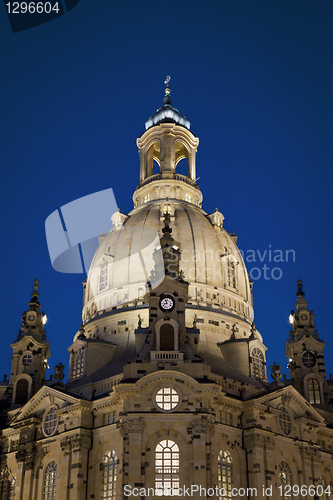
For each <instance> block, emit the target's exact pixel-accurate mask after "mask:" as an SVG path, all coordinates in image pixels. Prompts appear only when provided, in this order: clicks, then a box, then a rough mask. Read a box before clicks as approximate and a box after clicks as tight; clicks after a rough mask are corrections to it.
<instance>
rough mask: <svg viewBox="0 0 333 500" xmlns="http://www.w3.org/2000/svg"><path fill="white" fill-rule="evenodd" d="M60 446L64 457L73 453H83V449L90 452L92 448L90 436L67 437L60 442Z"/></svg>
mask: <svg viewBox="0 0 333 500" xmlns="http://www.w3.org/2000/svg"><path fill="white" fill-rule="evenodd" d="M60 446H61V450H62V452H63V453H64V455H68V454H69V453H70V452H71V451H72V452H73V453H77V452H79V451H81V449H82V448H83V449H86V450H89V449H90V447H91V438H90V436H80V435H79V434H75V435H74V436H70V437H66V438H65V439H63V440H62V441H60Z"/></svg>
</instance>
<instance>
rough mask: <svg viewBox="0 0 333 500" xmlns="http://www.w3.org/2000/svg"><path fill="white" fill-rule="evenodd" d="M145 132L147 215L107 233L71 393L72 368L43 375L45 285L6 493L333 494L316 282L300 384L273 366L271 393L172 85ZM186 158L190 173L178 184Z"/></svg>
mask: <svg viewBox="0 0 333 500" xmlns="http://www.w3.org/2000/svg"><path fill="white" fill-rule="evenodd" d="M146 126H147V130H146V132H145V133H144V134H143V135H142V136H141V137H140V138H139V139H138V141H137V144H138V147H139V154H140V185H139V186H138V188H137V190H136V191H135V193H134V197H133V198H134V205H135V208H134V210H133V212H131V213H130V214H128V215H127V214H122V213H121V212H117V213H116V214H114V215H113V222H114V224H113V229H112V230H111V231H110V233H109V234H108V235H106V236H103V237H101V240H100V246H99V248H98V250H97V252H96V255H95V257H94V260H93V263H92V265H91V269H90V271H89V273H88V278H87V281H86V282H85V283H84V305H83V313H82V319H83V323H82V325H81V327H80V329H79V330H78V332H77V333H76V334H75V335H74V339H73V342H72V345H71V346H70V347H69V351H70V370H69V380H68V382H67V383H66V384H64V383H63V377H64V376H63V368H64V367H63V365H61V364H59V365H58V366H57V367H56V373H55V375H54V376H53V377H52V378H51V379H50V380H45V372H46V367H47V358H48V357H49V354H50V351H49V350H50V347H49V342H48V340H47V339H46V333H45V331H44V322H45V321H44V318H45V314H44V313H43V312H41V310H40V303H39V292H38V285H39V283H38V281H35V282H34V291H33V293H32V299H31V301H30V302H29V309H28V311H27V312H24V313H23V315H22V326H21V330H20V332H19V334H18V337H17V340H16V341H15V342H13V343H12V344H11V347H12V349H13V361H12V370H11V377H10V379H9V380H4V381H3V383H2V385H1V387H0V390H1V392H0V394H1V395H2V399H1V416H2V430H1V462H0V498H1V499H3V500H7V499H14V498H15V499H19V500H44V499H56V500H60V499H63V500H69V499H70V500H83V499H93V498H95V499H109V500H118V499H119V500H120V499H124V498H128V496H129V493H132V497H134V496H136V497H139V498H161V496H162V497H164V496H169V495H170V488H173V489H174V491H173V493H174V494H175V490H177V491H178V494H179V495H180V493H182V494H183V496H184V488H188V489H189V490H185V492H189V494H191V496H192V497H193V498H195V499H199V498H202V497H204V498H215V499H219V500H227V499H231V498H234V499H236V498H257V499H266V498H292V497H290V496H288V495H287V493H288V487H289V486H292V485H296V486H298V487H299V488H301V486H303V490H302V491H303V493H302V497H303V498H324V499H328V498H330V495H329V492H330V491H332V492H333V460H332V459H333V390H332V389H333V382H332V380H331V379H330V380H327V378H326V372H325V363H324V347H325V344H324V342H323V341H322V340H321V338H320V336H319V334H318V332H317V331H316V330H315V327H314V324H313V321H314V314H313V312H312V311H310V310H308V307H307V302H306V300H305V298H304V292H303V288H302V283H301V282H300V281H299V282H298V288H297V302H296V311H295V312H294V311H292V314H291V324H292V330H291V333H290V338H289V339H288V340H287V356H288V358H289V367H290V373H291V378H290V379H286V378H284V379H283V380H282V376H281V374H280V367H279V366H278V365H277V364H276V363H275V364H274V365H273V367H271V368H272V377H273V381H272V382H270V381H269V380H268V377H267V370H266V362H265V351H266V347H265V346H264V344H263V338H262V336H261V334H260V333H259V332H258V330H257V329H256V327H255V325H254V323H253V301H252V284H251V283H250V281H249V278H248V274H247V272H246V268H245V265H244V262H243V260H242V257H241V255H240V252H239V250H238V248H237V238H236V236H235V235H229V234H228V233H227V232H226V230H225V229H224V228H223V219H224V217H223V215H222V214H221V213H220V212H219V211H218V210H216V211H215V212H214V213H213V214H206V213H205V212H204V211H203V209H202V207H201V203H202V194H201V192H200V189H199V187H198V185H197V184H196V165H195V155H196V150H197V147H198V144H199V141H198V139H197V138H196V137H195V136H194V135H193V134H192V133H191V132H190V131H189V122H188V120H187V119H186V118H185V117H183V116H182V115H181V114H180V113H179V112H178V111H177V110H176V109H175V108H173V106H172V105H171V99H170V89H169V87H167V89H166V97H165V103H164V106H163V107H162V108H161V109H160V110H158V111H157V113H156V114H155V115H153V116H152V117H151V118H150V119H149V120H148V121H147V124H146ZM180 160H186V161H187V162H188V167H189V172H188V176H184V175H180V174H177V173H176V167H177V165H178V163H179V162H180ZM156 166H157V167H158V168H159V172H158V173H155V172H154V168H156ZM147 228H148V229H149V230H148V232H147ZM150 230H152V231H153V232H149V231H150ZM154 231H155V233H154ZM145 238H146V240H145ZM138 241H139V242H141V247H140V245H139V247H137V246H138ZM142 241H145V244H144V245H143V246H142ZM126 242H127V243H126ZM151 245H152V246H151ZM144 248H149V252H150V254H149V255H148V257H147V256H146V257H147V259H148V260H147V259H146V257H145V253H144ZM152 248H153V250H152V251H151V249H152ZM149 252H147V253H149ZM143 261H144V265H143V264H142V262H143ZM147 262H148V264H147ZM217 270H219V272H217ZM191 273H193V275H192V274H191ZM267 334H269V332H267ZM279 487H280V488H284V493H283V494H282V495H281V489H279ZM179 488H180V490H179ZM191 488H192V490H191ZM200 488H201V491H200ZM313 488H314V489H313ZM329 488H331V490H330V491H329ZM313 492H314V493H313ZM294 494H295V490H294ZM331 494H332V493H331ZM296 496H297V495H296V494H295V497H296Z"/></svg>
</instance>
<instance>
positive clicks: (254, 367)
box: [251, 347, 265, 380]
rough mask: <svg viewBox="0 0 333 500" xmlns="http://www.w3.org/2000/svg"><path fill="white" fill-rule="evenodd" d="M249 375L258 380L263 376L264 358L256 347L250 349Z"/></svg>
mask: <svg viewBox="0 0 333 500" xmlns="http://www.w3.org/2000/svg"><path fill="white" fill-rule="evenodd" d="M251 375H252V377H254V378H259V379H260V380H262V379H264V378H265V358H264V355H263V353H262V351H261V350H260V349H258V347H254V348H253V349H252V351H251Z"/></svg>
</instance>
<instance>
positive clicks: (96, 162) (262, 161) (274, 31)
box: [0, 0, 333, 378]
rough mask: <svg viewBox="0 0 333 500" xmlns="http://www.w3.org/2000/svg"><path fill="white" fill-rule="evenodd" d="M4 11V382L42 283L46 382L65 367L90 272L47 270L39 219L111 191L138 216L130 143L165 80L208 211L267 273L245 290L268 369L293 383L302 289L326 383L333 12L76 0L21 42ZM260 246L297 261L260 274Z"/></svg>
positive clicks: (332, 277) (314, 7)
mask: <svg viewBox="0 0 333 500" xmlns="http://www.w3.org/2000/svg"><path fill="white" fill-rule="evenodd" d="M0 13H1V14H0V37H1V47H2V51H1V61H2V62H1V68H2V71H1V74H2V76H1V80H0V89H1V119H0V120H1V139H0V143H1V149H0V154H1V197H0V202H1V233H2V240H1V241H2V243H1V257H2V268H3V269H2V273H1V278H2V279H1V307H2V313H1V344H0V345H1V358H0V360H1V370H2V372H3V373H7V374H8V375H9V372H10V362H11V349H10V347H9V344H10V343H11V342H12V341H13V340H14V339H15V338H16V335H17V332H18V330H19V328H20V325H21V318H20V316H21V313H22V311H23V310H24V309H26V308H27V303H28V300H29V297H30V293H31V291H32V282H33V279H34V278H36V277H37V278H38V279H39V280H40V282H41V285H40V293H41V297H40V301H41V304H42V308H43V309H44V310H45V312H46V313H47V315H48V318H49V322H48V324H47V335H48V339H49V340H50V342H51V358H50V360H49V364H50V367H51V370H52V372H53V368H54V365H55V364H57V363H58V362H59V361H62V362H63V363H64V364H65V365H66V367H67V365H68V359H69V353H68V351H67V347H68V346H70V345H71V343H72V339H73V336H74V334H75V333H76V331H77V330H78V328H79V327H80V323H81V305H82V284H81V283H82V281H83V279H84V275H68V274H60V273H57V272H55V271H54V270H53V269H52V267H51V263H50V259H49V256H48V250H47V246H46V240H45V230H44V223H45V219H46V218H47V217H48V215H49V214H50V213H51V212H53V211H54V210H56V209H57V208H59V207H60V206H62V205H64V204H66V203H68V202H70V201H72V200H75V199H77V198H79V197H82V196H85V195H87V194H90V193H94V192H97V191H100V190H102V189H107V188H110V187H111V188H112V189H113V190H114V193H115V197H116V200H117V203H118V206H119V208H120V209H121V210H122V211H123V212H125V213H128V212H129V211H130V210H131V209H132V208H133V204H132V193H133V191H134V190H135V187H136V185H137V184H138V181H139V158H138V154H137V147H136V143H135V140H136V138H137V137H138V136H140V135H141V134H142V133H143V132H144V122H145V120H146V119H147V118H148V117H149V116H150V115H152V114H153V113H154V112H155V110H156V109H157V108H158V107H160V106H161V105H162V103H163V94H164V92H163V91H164V84H163V81H164V79H165V77H166V76H167V75H171V77H172V80H171V82H170V86H171V89H172V97H173V101H172V103H173V105H174V106H175V107H177V108H178V109H179V110H180V111H181V112H182V113H183V114H184V115H185V116H187V117H188V118H189V119H190V120H191V130H192V132H193V133H194V134H195V135H197V136H198V137H199V139H200V145H199V150H198V156H197V175H198V177H200V179H199V181H198V184H199V185H200V188H201V190H202V192H203V194H204V203H203V208H204V209H205V210H206V211H207V212H208V213H211V212H212V211H213V210H214V209H215V207H218V208H219V210H220V211H221V212H222V213H223V214H224V216H225V227H226V229H227V230H228V231H229V232H231V231H235V233H236V234H237V235H238V236H239V239H238V244H239V247H240V248H241V249H242V250H243V251H244V253H245V256H246V255H248V254H247V252H248V250H254V251H255V252H256V255H257V262H248V270H249V271H251V269H252V268H254V267H257V268H260V269H262V267H263V266H264V265H266V266H267V267H268V268H269V269H270V270H269V271H266V277H268V278H269V279H264V277H263V272H262V276H261V278H260V279H257V280H255V284H254V301H255V304H254V305H255V323H256V326H257V328H258V329H259V331H260V332H261V334H262V335H263V338H264V343H265V344H266V345H267V347H268V352H267V365H268V367H269V366H270V365H271V364H272V363H273V361H275V360H276V361H277V362H278V363H279V364H281V365H282V372H285V373H287V374H288V377H289V372H288V371H287V369H286V365H287V359H286V358H285V342H286V340H287V339H288V336H289V329H290V326H289V324H288V315H289V313H290V310H291V309H292V308H294V304H295V300H296V295H295V293H296V280H297V278H301V279H303V280H304V290H305V293H306V295H305V298H306V299H307V300H308V301H309V308H310V309H313V311H314V312H315V314H316V321H315V324H316V327H317V329H318V331H319V335H320V337H321V338H322V339H323V340H325V341H326V342H327V344H328V346H327V348H326V369H327V375H328V374H329V373H330V372H333V362H332V355H333V336H332V334H331V330H332V328H331V314H332V309H333V307H332V293H331V288H332V282H333V271H332V241H333V237H332V229H331V227H332V223H331V220H332V159H333V149H332V128H333V127H332V116H333V97H332V96H333V93H332V88H333V69H332V68H333V66H332V54H333V29H332V26H333V3H332V2H330V1H329V0H326V1H324V0H322V1H321V2H313V0H311V1H307V0H302V1H295V0H280V1H274V0H265V1H260V0H229V1H225V0H221V1H220V2H212V1H205V2H196V1H187V0H186V1H177V2H176V1H174V0H170V1H168V2H156V1H154V2H153V1H143V2H133V1H127V2H122V3H120V2H119V3H117V2H113V1H111V0H98V1H94V0H80V1H79V3H78V4H77V6H76V7H75V8H73V9H72V10H71V11H70V12H68V13H67V14H65V15H64V16H62V17H60V18H59V19H56V20H54V21H52V22H50V23H47V24H44V25H42V26H39V27H36V28H33V29H30V30H26V31H21V32H18V33H12V32H11V28H10V25H9V21H8V19H7V17H6V10H5V7H4V6H2V7H1V9H0ZM265 250H267V254H266V258H265V260H264V262H259V256H258V251H259V252H260V253H261V255H263V254H264V252H265ZM268 250H271V251H272V252H273V255H275V254H274V250H281V251H282V252H283V253H284V254H285V252H286V250H294V252H295V256H296V257H295V262H293V261H292V259H290V261H289V262H285V263H281V262H279V263H276V262H270V261H269V258H268ZM289 255H290V254H289ZM275 267H279V268H281V270H282V277H281V279H279V280H277V279H273V278H272V276H271V271H272V269H273V268H275ZM253 274H254V277H257V275H258V272H257V271H254V273H253ZM279 274H280V273H278V272H277V271H275V276H278V275H279ZM268 371H269V370H268ZM269 372H270V371H269ZM0 375H1V377H2V373H1V374H0ZM269 378H270V376H269Z"/></svg>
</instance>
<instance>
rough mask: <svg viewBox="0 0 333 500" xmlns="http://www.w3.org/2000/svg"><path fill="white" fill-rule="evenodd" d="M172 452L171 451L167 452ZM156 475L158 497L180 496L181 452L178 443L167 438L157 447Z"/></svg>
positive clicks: (156, 493)
mask: <svg viewBox="0 0 333 500" xmlns="http://www.w3.org/2000/svg"><path fill="white" fill-rule="evenodd" d="M166 450H170V451H166ZM154 475H155V495H156V496H180V495H179V491H178V494H177V490H179V487H180V450H179V446H178V444H177V443H176V441H173V440H172V439H168V438H167V437H166V438H164V439H161V440H160V441H159V442H158V443H157V445H156V446H155V452H154Z"/></svg>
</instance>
